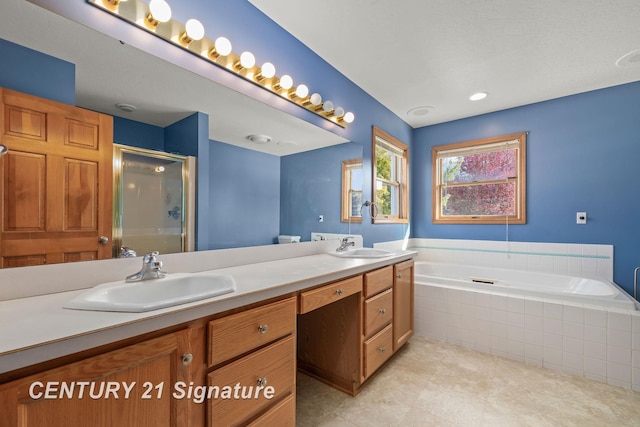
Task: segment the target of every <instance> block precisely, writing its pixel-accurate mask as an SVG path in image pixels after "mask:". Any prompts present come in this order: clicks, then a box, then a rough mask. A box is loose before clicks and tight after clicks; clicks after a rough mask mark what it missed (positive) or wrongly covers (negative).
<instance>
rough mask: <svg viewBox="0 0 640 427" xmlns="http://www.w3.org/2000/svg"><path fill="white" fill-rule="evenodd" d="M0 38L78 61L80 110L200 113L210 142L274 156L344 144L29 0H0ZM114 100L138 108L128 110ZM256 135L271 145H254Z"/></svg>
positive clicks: (163, 117) (144, 115)
mask: <svg viewBox="0 0 640 427" xmlns="http://www.w3.org/2000/svg"><path fill="white" fill-rule="evenodd" d="M0 38H3V39H5V40H9V41H11V42H14V43H17V44H20V45H22V46H26V47H28V48H31V49H34V50H37V51H39V52H43V53H47V54H49V55H51V56H54V57H56V58H60V59H63V60H65V61H69V62H71V63H73V64H75V65H76V104H77V105H78V106H80V107H84V108H88V109H91V110H96V111H100V112H103V113H107V114H110V115H114V116H122V117H125V118H128V119H131V120H136V121H140V122H143V123H148V124H152V125H156V126H160V127H166V126H168V125H170V124H172V123H175V122H176V121H178V120H181V119H183V118H185V117H187V116H190V115H191V114H193V113H194V112H197V111H200V112H204V113H207V114H209V138H210V139H214V140H217V141H222V142H227V143H229V144H233V145H237V146H241V147H244V148H250V149H253V150H257V151H262V152H266V153H269V154H274V155H287V154H293V153H297V152H301V151H307V150H311V149H316V148H322V147H326V146H330V145H334V144H339V143H343V142H346V141H347V140H346V139H344V138H342V137H340V136H338V135H336V134H334V133H332V132H329V131H328V130H326V129H321V128H320V127H317V126H314V125H312V124H310V123H308V122H306V121H303V120H301V119H298V118H296V117H293V116H291V115H289V114H285V113H283V112H281V111H279V110H277V109H275V108H273V107H270V106H268V105H266V104H263V103H261V102H258V101H256V100H254V99H251V98H248V97H246V96H244V95H241V94H239V93H237V92H235V91H233V90H230V89H228V88H226V87H224V86H221V85H219V84H216V83H214V82H212V81H210V80H208V79H206V78H204V77H202V76H199V75H197V74H194V73H192V72H190V71H187V70H185V69H183V68H180V67H177V66H175V65H172V64H169V63H167V62H165V61H163V60H161V59H158V58H156V57H154V56H152V55H149V54H146V53H144V52H142V51H139V50H137V49H135V48H133V47H131V46H129V45H126V44H121V43H120V42H119V41H117V40H115V39H112V38H110V37H107V36H105V35H103V34H101V33H98V32H97V31H94V30H92V29H89V28H87V27H84V26H82V25H80V24H77V23H75V22H73V21H70V20H68V19H66V18H63V17H61V16H58V15H56V14H54V13H51V12H49V11H47V10H45V9H43V8H41V7H38V6H35V5H33V4H31V3H29V2H27V1H25V0H0ZM1 60H2V61H7V60H10V58H2V59H1ZM150 70H153V72H150ZM117 103H126V104H132V105H135V106H136V107H137V108H138V109H137V110H136V111H134V112H132V113H123V112H122V111H120V110H119V109H117V108H116V106H115V105H116V104H117ZM252 134H266V135H268V136H270V137H271V138H272V141H271V142H270V143H268V144H255V143H252V142H249V141H248V140H247V138H246V137H247V136H248V135H252ZM116 142H121V141H116Z"/></svg>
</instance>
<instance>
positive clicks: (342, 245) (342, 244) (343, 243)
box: [336, 236, 356, 252]
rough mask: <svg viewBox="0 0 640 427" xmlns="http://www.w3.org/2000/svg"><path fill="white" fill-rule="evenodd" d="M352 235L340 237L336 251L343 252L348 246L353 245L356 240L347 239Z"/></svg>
mask: <svg viewBox="0 0 640 427" xmlns="http://www.w3.org/2000/svg"><path fill="white" fill-rule="evenodd" d="M352 238H353V237H351V236H347V237H344V238H342V240H341V241H340V246H339V247H338V249H336V252H344V251H346V250H347V249H349V246H355V245H356V242H350V241H349V239H352Z"/></svg>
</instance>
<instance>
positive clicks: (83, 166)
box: [0, 88, 113, 268]
mask: <svg viewBox="0 0 640 427" xmlns="http://www.w3.org/2000/svg"><path fill="white" fill-rule="evenodd" d="M0 112H2V113H1V114H0V130H1V131H0V144H1V145H2V146H4V147H6V149H3V153H4V154H3V155H2V156H0V179H1V181H0V201H1V202H2V203H0V206H1V207H2V209H1V210H0V223H1V227H0V267H1V268H8V267H23V266H32V265H42V264H58V263H65V262H75V261H85V260H87V261H88V260H95V259H102V258H109V257H110V256H111V252H112V250H111V239H110V237H111V222H112V221H111V210H112V209H111V200H112V196H111V185H110V183H111V164H110V163H111V155H112V154H111V153H112V151H111V145H112V144H111V141H112V132H113V119H112V118H111V117H110V116H107V115H104V114H99V113H96V112H93V111H88V110H84V109H82V108H78V107H74V106H70V105H65V104H61V103H59V102H54V101H50V100H46V99H43V98H38V97H35V96H32V95H27V94H23V93H20V92H16V91H12V90H7V89H2V88H0Z"/></svg>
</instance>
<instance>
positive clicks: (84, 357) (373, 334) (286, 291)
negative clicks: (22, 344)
mask: <svg viewBox="0 0 640 427" xmlns="http://www.w3.org/2000/svg"><path fill="white" fill-rule="evenodd" d="M412 256H413V253H410V252H405V253H400V254H396V255H395V256H391V257H388V258H385V259H375V260H342V259H336V258H335V257H332V256H330V255H314V256H306V257H301V258H294V259H289V260H281V261H272V262H264V263H259V264H254V265H253V266H244V267H233V268H227V269H221V270H225V272H227V273H230V274H232V275H234V273H236V274H235V276H236V279H237V281H238V290H237V291H236V293H237V294H239V295H236V297H235V298H236V299H239V300H240V302H238V304H240V305H238V306H236V307H233V308H229V307H230V306H229V305H226V306H225V304H224V302H225V301H227V302H228V301H233V299H234V297H233V296H229V295H227V296H222V297H219V298H220V300H221V302H218V303H216V302H215V301H214V302H207V301H205V302H202V303H195V304H190V305H189V307H188V308H185V307H182V308H180V307H177V308H175V310H178V313H179V314H181V316H184V315H185V314H187V313H189V312H190V311H192V312H193V313H192V314H191V316H193V317H194V318H193V319H191V320H188V321H185V322H177V323H175V324H170V325H169V324H167V325H166V326H165V327H163V328H161V329H158V330H153V331H148V332H145V333H143V334H133V335H131V336H129V337H126V338H124V339H121V340H118V341H117V342H110V343H106V344H102V345H98V346H95V347H92V348H87V349H86V350H83V351H80V352H76V353H73V354H68V355H64V356H62V357H57V358H55V359H53V360H45V361H42V362H40V363H37V364H33V365H29V366H24V367H22V368H19V369H15V370H12V371H7V372H4V373H3V374H0V380H1V381H2V383H3V384H1V385H0V412H1V413H2V414H3V425H7V426H30V425H33V426H40V425H94V426H102V425H104V426H110V425H123V426H124V425H128V423H130V421H128V420H132V419H134V420H136V425H139V426H143V425H148V426H161V425H169V426H188V425H190V426H202V425H210V426H217V425H220V426H227V425H252V426H258V425H265V426H270V425H278V426H287V425H291V426H293V425H295V393H296V370H297V369H300V370H302V371H304V372H306V373H308V374H310V375H312V376H314V377H316V378H318V379H320V380H322V381H325V382H327V383H329V384H332V385H333V386H335V387H337V388H339V389H341V390H343V391H345V392H348V393H350V394H352V395H355V394H356V393H357V392H358V391H360V390H361V389H362V387H363V386H364V385H365V383H366V381H367V380H368V379H369V378H371V377H372V375H374V374H375V372H376V371H377V370H378V369H379V368H380V367H381V366H382V365H383V364H384V363H385V362H386V361H387V360H388V359H389V358H390V357H391V356H392V355H393V354H394V353H395V352H396V351H397V350H398V349H399V348H401V347H402V345H403V344H405V343H406V341H407V340H408V338H409V337H410V336H411V334H412V332H413V260H412ZM293 265H298V266H299V267H300V271H302V270H306V272H305V273H303V275H301V274H302V273H299V272H291V273H287V272H286V271H287V270H281V269H280V268H284V267H285V266H293ZM305 266H306V268H305ZM337 266H340V267H341V268H338V271H336V267H337ZM288 268H290V267H288ZM275 271H281V272H282V273H281V276H282V277H281V278H280V279H278V280H280V282H278V283H279V285H278V286H270V287H269V288H268V289H255V288H253V289H249V288H243V287H242V283H247V282H250V281H251V280H250V279H249V276H251V277H252V278H253V279H252V280H255V281H256V282H257V281H258V277H259V276H262V277H263V280H262V282H264V281H265V280H264V277H265V275H266V276H269V273H270V272H275ZM242 274H244V275H245V278H246V279H247V280H245V281H242V282H241V281H240V280H241V279H239V277H241V276H242ZM294 276H296V277H297V278H302V277H306V279H303V280H292V279H293V277H294ZM267 282H268V280H267ZM273 283H275V282H273ZM273 283H272V285H273ZM248 286H250V285H248ZM242 295H244V296H248V295H250V296H252V298H253V299H254V300H255V301H254V302H251V303H248V304H244V303H243V302H242V301H244V302H246V301H249V300H247V299H244V300H243V299H242V297H241V296H242ZM256 295H257V296H256ZM40 298H44V297H40ZM6 303H7V302H5V303H3V304H6ZM216 305H219V306H221V307H220V308H218V309H212V308H211V307H215V306H216ZM175 310H170V309H165V310H163V311H162V312H161V313H160V314H158V313H156V314H154V313H153V312H149V313H148V314H146V315H142V316H141V315H136V316H139V317H138V319H139V320H137V321H126V322H124V323H123V324H120V325H116V324H114V325H112V328H116V330H118V329H121V328H130V329H131V330H132V331H134V330H136V324H137V322H145V321H152V320H153V319H154V318H157V319H162V318H163V314H164V315H165V316H170V315H171V314H175ZM202 310H211V311H212V312H211V314H209V315H201V314H202V313H206V311H202ZM67 311H70V312H72V314H73V313H74V311H71V310H67ZM53 312H55V310H53ZM75 313H77V317H78V321H82V318H86V319H87V321H90V320H89V319H91V318H96V317H98V316H102V317H103V318H105V317H104V316H109V315H110V316H114V317H118V316H119V314H116V313H96V312H85V311H77V312H75ZM63 314H65V315H68V313H66V312H64V313H63ZM126 316H128V315H126ZM140 316H141V317H140ZM134 317H135V316H134ZM119 321H120V322H122V317H121V319H120V320H119ZM95 333H96V334H99V333H100V331H96V332H95ZM85 338H86V340H91V339H92V334H87V335H86V336H85ZM96 342H99V340H98V341H96ZM52 344H54V343H52ZM43 351H46V345H44V346H43ZM2 360H3V359H2V356H1V355H0V362H2ZM3 371H4V370H3Z"/></svg>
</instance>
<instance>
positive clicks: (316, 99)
mask: <svg viewBox="0 0 640 427" xmlns="http://www.w3.org/2000/svg"><path fill="white" fill-rule="evenodd" d="M309 102H311V104H312V105H316V106H317V105H320V104H322V96H320V94H319V93H317V92H316V93H314V94H311V97H310V98H309Z"/></svg>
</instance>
